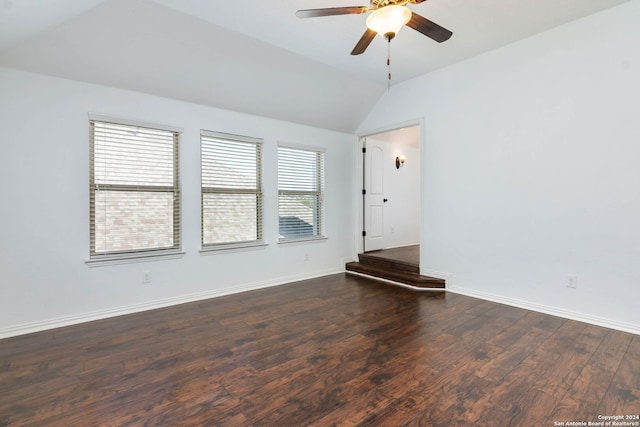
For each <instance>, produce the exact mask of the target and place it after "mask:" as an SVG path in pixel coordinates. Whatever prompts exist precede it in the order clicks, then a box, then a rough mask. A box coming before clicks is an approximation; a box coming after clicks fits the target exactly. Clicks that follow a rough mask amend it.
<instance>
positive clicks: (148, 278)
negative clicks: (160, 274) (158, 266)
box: [142, 271, 151, 283]
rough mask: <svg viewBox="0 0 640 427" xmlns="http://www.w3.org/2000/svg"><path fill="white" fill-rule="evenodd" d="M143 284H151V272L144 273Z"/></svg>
mask: <svg viewBox="0 0 640 427" xmlns="http://www.w3.org/2000/svg"><path fill="white" fill-rule="evenodd" d="M142 283H151V272H150V271H145V272H143V273H142Z"/></svg>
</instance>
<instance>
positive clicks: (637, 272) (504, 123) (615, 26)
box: [359, 0, 640, 333]
mask: <svg viewBox="0 0 640 427" xmlns="http://www.w3.org/2000/svg"><path fill="white" fill-rule="evenodd" d="M639 16H640V1H638V0H635V1H631V2H629V3H625V4H623V5H621V6H618V7H616V8H613V9H609V10H606V11H604V12H601V13H599V14H596V15H592V16H590V17H587V18H585V19H582V20H579V21H576V22H573V23H570V24H567V25H564V26H562V27H559V28H556V29H554V30H551V31H548V32H545V33H543V34H540V35H537V36H535V37H532V38H529V39H526V40H523V41H520V42H518V43H515V44H512V45H509V46H506V47H504V48H501V49H498V50H495V51H492V52H489V53H487V54H484V55H482V56H479V57H476V58H473V59H471V60H467V61H465V62H462V63H459V64H456V65H454V66H451V67H448V68H446V69H442V70H440V71H437V72H434V73H431V74H429V75H425V76H422V77H420V78H416V79H414V80H412V81H408V82H405V83H404V84H399V85H396V86H394V87H392V89H391V91H390V92H389V93H388V94H387V95H386V96H385V97H384V98H382V99H381V100H380V101H379V103H378V104H377V106H376V107H375V108H374V110H373V111H372V113H371V114H370V115H369V116H368V118H367V119H366V120H365V122H364V123H363V124H362V126H361V128H360V130H359V131H360V132H365V131H366V130H368V129H376V128H380V127H381V126H384V125H385V124H386V125H393V124H394V123H399V122H402V121H403V120H406V117H403V114H406V113H405V112H406V111H410V112H411V114H412V117H415V116H416V115H423V116H424V118H425V145H424V146H423V162H424V171H425V172H424V182H423V185H422V187H423V194H424V197H425V203H424V217H423V218H422V220H423V225H424V227H425V230H424V235H423V240H422V242H421V243H422V257H421V267H423V269H424V270H427V271H434V272H441V273H448V274H450V280H449V281H448V287H449V288H450V289H452V290H457V291H460V292H466V293H469V294H473V295H479V296H484V297H487V298H491V299H495V300H500V301H506V302H510V303H513V304H517V305H522V306H527V307H533V308H537V309H540V310H541V311H547V312H554V313H559V314H563V315H566V316H567V317H574V318H580V319H585V320H588V321H593V322H594V323H601V324H607V325H610V326H614V327H619V328H621V329H626V330H631V331H635V332H636V333H640V310H638V301H640V191H639V190H638V185H639V183H640V167H639V166H638V164H639V160H640V120H638V113H639V111H640V78H639V76H640V49H639V48H638V47H639V46H640V25H638V17H639ZM454 33H455V31H454ZM454 37H455V36H454ZM567 274H576V275H577V276H578V287H577V289H568V288H567V287H565V283H566V275H567Z"/></svg>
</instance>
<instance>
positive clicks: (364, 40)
mask: <svg viewBox="0 0 640 427" xmlns="http://www.w3.org/2000/svg"><path fill="white" fill-rule="evenodd" d="M377 34H378V33H376V32H375V31H373V30H370V29H368V28H367V31H365V32H364V34H363V35H362V37H360V40H358V43H357V44H356V47H354V48H353V50H352V51H351V55H360V54H361V53H364V51H365V50H367V48H368V47H369V45H370V44H371V41H372V40H373V39H375V38H376V35H377Z"/></svg>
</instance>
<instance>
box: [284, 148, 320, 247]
mask: <svg viewBox="0 0 640 427" xmlns="http://www.w3.org/2000/svg"><path fill="white" fill-rule="evenodd" d="M280 147H282V148H290V149H295V150H303V151H313V152H316V153H321V154H322V155H323V157H324V166H323V167H326V148H324V147H318V146H314V145H306V144H296V143H292V142H286V141H278V143H277V147H276V150H277V149H278V148H280ZM276 158H277V156H276ZM276 164H277V160H276ZM325 172H326V170H323V171H322V173H323V175H324V173H325ZM278 173H279V171H278ZM277 194H278V197H280V188H279V186H278V188H277ZM322 194H323V195H325V188H324V186H323V188H322ZM279 203H280V202H279V200H278V201H277V203H276V204H277V205H278V209H279ZM278 215H279V212H278ZM320 215H321V218H322V220H323V222H324V220H325V219H326V218H325V215H326V212H325V204H324V203H323V204H322V207H321V212H320ZM321 231H322V234H318V235H314V236H305V237H296V238H288V239H286V238H279V239H278V245H292V244H297V243H300V244H304V243H312V242H314V241H315V242H317V241H324V240H327V234H326V225H325V226H323V227H322V229H321Z"/></svg>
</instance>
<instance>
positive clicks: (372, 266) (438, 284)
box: [346, 255, 445, 289]
mask: <svg viewBox="0 0 640 427" xmlns="http://www.w3.org/2000/svg"><path fill="white" fill-rule="evenodd" d="M360 256H362V255H360ZM385 261H389V260H385ZM394 265H398V264H397V263H395V262H393V261H391V262H380V264H376V263H375V261H372V260H371V259H367V260H366V261H365V262H364V263H363V262H350V263H348V264H347V265H346V270H347V272H349V271H352V272H355V273H360V274H366V275H367V276H372V277H378V278H381V279H387V280H391V281H394V282H398V283H404V284H405V285H411V286H415V287H417V288H436V289H443V288H444V285H445V282H444V280H442V279H437V278H435V277H429V276H421V275H420V274H419V273H416V272H413V271H407V270H403V269H402V266H401V265H400V268H394Z"/></svg>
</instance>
